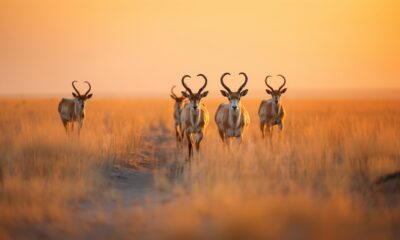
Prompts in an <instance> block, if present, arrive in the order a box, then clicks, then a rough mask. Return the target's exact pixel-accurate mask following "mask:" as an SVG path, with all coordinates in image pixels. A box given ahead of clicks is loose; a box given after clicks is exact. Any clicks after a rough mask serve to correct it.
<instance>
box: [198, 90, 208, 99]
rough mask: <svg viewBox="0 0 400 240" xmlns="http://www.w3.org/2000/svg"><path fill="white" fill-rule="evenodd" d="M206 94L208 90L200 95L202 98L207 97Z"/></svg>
mask: <svg viewBox="0 0 400 240" xmlns="http://www.w3.org/2000/svg"><path fill="white" fill-rule="evenodd" d="M207 95H208V91H205V92H203V93H202V94H201V95H200V96H201V97H202V98H203V97H207Z"/></svg>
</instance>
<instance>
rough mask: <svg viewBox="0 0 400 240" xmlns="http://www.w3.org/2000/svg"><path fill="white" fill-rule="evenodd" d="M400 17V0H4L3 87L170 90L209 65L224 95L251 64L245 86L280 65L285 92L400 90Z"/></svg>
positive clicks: (254, 92)
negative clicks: (224, 77) (225, 86)
mask: <svg viewBox="0 0 400 240" xmlns="http://www.w3.org/2000/svg"><path fill="white" fill-rule="evenodd" d="M399 26H400V2H399V1H395V0H386V1H378V0H369V1H365V0H352V1H344V0H343V1H342V0H339V1H337V0H335V1H333V0H326V1H316V0H315V1H314V0H303V1H298V0H283V1H227V0H223V1H211V0H203V1H183V0H182V1H181V0H171V1H144V0H141V1H128V0H115V1H103V0H96V1H94V0H93V1H92V0H90V1H89V0H85V1H82V0H68V1H53V0H39V1H29V0H13V1H6V0H1V1H0V33H1V38H0V52H1V54H0V95H2V96H60V95H62V96H69V95H70V94H71V93H70V92H71V90H72V88H71V85H70V83H71V81H72V80H79V81H90V82H91V83H92V85H93V89H94V90H93V91H94V93H95V96H96V97H99V96H103V97H110V96H114V97H126V96H131V97H160V96H166V97H167V96H168V93H169V89H170V87H171V86H172V85H173V84H179V82H180V78H181V76H182V75H184V74H191V75H192V76H195V75H196V74H197V73H204V74H206V75H207V76H208V77H209V86H208V89H209V90H210V91H211V96H219V91H217V90H218V89H220V85H219V77H220V76H221V74H222V73H223V72H227V71H228V72H231V73H232V76H231V78H230V80H231V81H232V82H231V85H232V86H233V87H234V86H239V84H240V83H241V81H239V77H238V76H237V75H236V74H237V73H238V72H240V71H245V72H246V73H247V74H248V75H249V78H250V81H249V84H248V88H249V89H250V92H249V96H250V97H261V96H263V95H264V89H265V87H264V78H265V76H266V75H267V74H271V75H276V74H279V73H281V74H284V75H285V76H286V77H287V79H288V83H287V86H288V88H289V91H288V94H287V96H289V97H305V98H313V97H334V98H337V97H396V96H399V95H400V94H398V93H400V91H399V89H400V81H399V76H400V44H399V43H400V31H399V30H398V29H399ZM228 81H229V80H228ZM279 81H280V79H279V78H275V79H273V80H272V82H273V84H275V85H279V84H280V82H279ZM201 83H202V82H201V81H200V80H195V79H193V81H192V82H191V83H190V84H191V86H193V87H194V88H196V87H198V86H200V84H201ZM81 84H82V85H80V87H81V88H86V86H85V85H84V84H83V83H81Z"/></svg>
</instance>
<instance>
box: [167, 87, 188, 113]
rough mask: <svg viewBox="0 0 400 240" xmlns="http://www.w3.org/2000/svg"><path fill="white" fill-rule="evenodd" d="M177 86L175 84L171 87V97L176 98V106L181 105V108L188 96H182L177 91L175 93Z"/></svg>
mask: <svg viewBox="0 0 400 240" xmlns="http://www.w3.org/2000/svg"><path fill="white" fill-rule="evenodd" d="M175 87H176V86H175V85H174V86H172V88H171V95H170V96H171V98H172V99H174V101H175V107H179V108H181V107H182V104H183V101H184V100H185V99H186V97H184V96H181V97H178V96H177V95H176V94H175V93H174V88H175Z"/></svg>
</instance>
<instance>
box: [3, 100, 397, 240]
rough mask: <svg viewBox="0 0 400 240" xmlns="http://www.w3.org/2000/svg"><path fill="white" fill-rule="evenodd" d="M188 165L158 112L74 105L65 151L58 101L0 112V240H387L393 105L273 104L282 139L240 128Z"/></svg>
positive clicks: (152, 107)
mask: <svg viewBox="0 0 400 240" xmlns="http://www.w3.org/2000/svg"><path fill="white" fill-rule="evenodd" d="M221 100H222V98H219V99H218V100H216V99H214V100H213V99H211V98H206V99H205V104H206V106H207V107H208V110H209V112H210V125H209V127H208V129H207V131H206V134H205V137H204V140H203V142H202V145H201V152H200V153H199V154H196V155H195V157H194V158H193V159H192V160H191V161H187V148H186V147H181V146H179V145H178V144H177V143H176V141H175V135H174V132H173V119H172V111H173V109H172V108H173V101H172V100H171V99H169V100H167V99H131V100H117V99H113V100H101V99H100V100H99V99H93V100H90V101H89V102H88V103H87V107H86V108H87V109H86V118H85V125H84V127H83V130H82V133H81V136H80V137H77V136H73V137H71V138H68V137H67V136H66V134H65V131H64V128H63V126H62V123H61V121H60V118H59V115H58V113H57V105H58V102H59V100H58V99H48V100H41V99H2V100H0V133H1V136H0V239H66V238H71V239H360V238H362V239H399V238H400V201H399V200H400V180H399V179H398V178H397V179H396V178H392V179H386V180H387V181H386V180H384V181H383V180H381V181H380V179H382V178H381V177H382V176H387V174H391V173H395V172H398V171H400V141H399V136H400V101H399V100H298V99H291V100H286V101H284V102H283V104H285V107H286V111H287V118H286V125H285V130H284V131H283V132H282V133H281V132H279V130H278V129H277V128H274V133H273V137H272V139H271V140H268V139H262V138H261V133H260V130H259V120H258V115H257V110H258V106H259V100H257V101H256V100H247V101H246V99H244V100H243V104H244V105H245V106H246V107H247V109H248V110H249V112H250V116H251V124H250V127H249V129H248V130H247V132H246V134H245V137H244V142H243V144H242V145H241V146H238V145H236V144H232V145H231V146H230V147H226V146H225V147H224V146H223V144H222V143H221V140H220V139H219V136H218V133H217V129H216V125H215V122H214V113H215V111H216V108H217V106H218V104H219V103H220V102H221Z"/></svg>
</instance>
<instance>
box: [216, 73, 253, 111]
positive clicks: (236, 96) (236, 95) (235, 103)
mask: <svg viewBox="0 0 400 240" xmlns="http://www.w3.org/2000/svg"><path fill="white" fill-rule="evenodd" d="M226 75H231V74H230V73H224V74H223V75H222V76H221V84H222V86H223V87H224V88H225V90H226V91H225V90H221V94H222V96H224V97H227V98H228V100H229V104H230V106H231V109H232V110H233V111H235V112H236V111H238V110H239V108H240V98H241V97H243V96H246V94H247V92H248V89H245V90H243V88H244V87H245V86H246V84H247V80H248V77H247V75H246V74H245V73H244V72H241V73H239V75H243V76H244V83H243V84H242V85H241V86H240V87H239V89H238V90H237V91H236V92H232V91H231V89H230V88H229V87H228V86H227V85H226V84H225V83H224V77H225V76H226Z"/></svg>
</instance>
